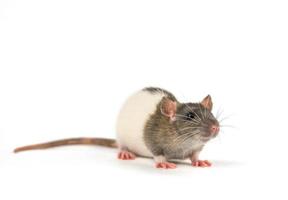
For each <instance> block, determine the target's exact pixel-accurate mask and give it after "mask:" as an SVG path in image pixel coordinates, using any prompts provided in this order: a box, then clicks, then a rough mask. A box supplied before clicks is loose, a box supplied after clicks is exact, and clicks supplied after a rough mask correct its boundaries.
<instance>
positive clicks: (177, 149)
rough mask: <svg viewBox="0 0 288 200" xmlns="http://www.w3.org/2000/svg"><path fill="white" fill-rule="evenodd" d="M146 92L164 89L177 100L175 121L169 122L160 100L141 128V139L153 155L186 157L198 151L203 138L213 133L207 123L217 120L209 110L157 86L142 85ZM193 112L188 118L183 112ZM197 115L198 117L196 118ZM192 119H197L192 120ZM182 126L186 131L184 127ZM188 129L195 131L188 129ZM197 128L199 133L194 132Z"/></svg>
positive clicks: (203, 141)
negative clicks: (178, 99)
mask: <svg viewBox="0 0 288 200" xmlns="http://www.w3.org/2000/svg"><path fill="white" fill-rule="evenodd" d="M144 90H147V91H149V92H151V93H152V94H153V93H156V92H164V93H165V94H167V96H166V98H168V99H170V100H172V101H176V102H177V111H176V121H173V122H171V121H170V120H169V118H168V117H167V116H165V115H163V113H162V112H161V106H162V102H163V100H164V98H165V97H163V99H162V100H161V101H160V103H159V104H158V105H157V109H156V112H155V113H154V114H153V115H151V117H150V118H149V119H148V121H147V123H146V126H145V128H144V141H145V144H146V146H147V147H148V149H149V150H150V151H151V152H152V154H153V155H154V156H159V155H163V156H165V157H166V159H186V158H188V157H191V155H192V153H193V152H195V151H201V150H202V148H203V146H204V145H205V143H206V142H207V141H209V140H210V139H211V138H213V137H215V136H211V135H210V133H209V125H211V124H218V121H217V120H216V119H215V117H214V116H213V114H212V113H211V112H210V111H209V110H207V109H206V108H204V107H203V106H202V105H201V104H200V103H179V102H178V101H177V100H176V98H175V97H174V95H173V94H172V93H170V92H168V91H166V90H163V89H160V88H145V89H144ZM189 112H193V113H196V114H195V119H193V120H192V121H189V120H187V119H186V118H185V115H186V114H187V113H189ZM196 116H198V117H199V118H200V119H198V117H196ZM196 121H197V122H198V121H199V123H197V124H196ZM185 129H186V131H185ZM192 131H195V132H193V133H192ZM198 132H199V133H198Z"/></svg>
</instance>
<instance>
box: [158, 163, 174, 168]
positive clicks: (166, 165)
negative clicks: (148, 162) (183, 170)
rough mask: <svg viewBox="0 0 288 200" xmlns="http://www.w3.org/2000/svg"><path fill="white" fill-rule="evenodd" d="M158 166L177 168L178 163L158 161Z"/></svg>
mask: <svg viewBox="0 0 288 200" xmlns="http://www.w3.org/2000/svg"><path fill="white" fill-rule="evenodd" d="M156 167H157V168H162V169H175V168H176V164H174V163H170V162H159V163H156Z"/></svg>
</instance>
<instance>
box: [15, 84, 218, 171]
mask: <svg viewBox="0 0 288 200" xmlns="http://www.w3.org/2000/svg"><path fill="white" fill-rule="evenodd" d="M211 109H212V100H211V97H210V96H207V97H206V98H205V99H204V100H203V101H202V102H201V103H180V102H178V101H177V99H176V98H175V96H174V95H173V94H171V93H170V92H168V91H166V90H163V89H160V88H144V89H143V90H141V91H139V92H137V93H135V94H134V95H132V96H131V97H129V98H128V99H127V101H126V102H125V103H124V105H123V107H122V109H121V111H120V113H119V115H118V120H117V127H116V131H117V141H115V140H113V139H102V138H72V139H64V140H58V141H54V142H48V143H43V144H36V145H31V146H26V147H20V148H17V149H16V150H15V152H19V151H23V150H32V149H44V148H50V147H56V146H61V145H72V144H96V145H102V146H109V147H118V148H119V151H120V152H119V154H118V158H119V159H123V160H129V159H134V158H135V156H143V157H153V158H154V160H155V162H156V166H157V167H159V168H175V167H176V165H175V164H174V163H170V162H168V161H169V160H172V159H187V158H190V159H191V161H192V164H193V165H194V166H210V165H211V164H210V162H208V161H199V160H198V154H199V152H200V151H201V150H202V148H203V146H204V145H205V143H206V142H207V141H209V140H210V139H211V138H213V137H215V136H216V135H217V134H218V132H219V123H218V121H217V120H216V119H215V118H214V116H213V115H212V113H211Z"/></svg>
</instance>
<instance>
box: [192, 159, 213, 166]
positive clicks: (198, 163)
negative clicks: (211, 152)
mask: <svg viewBox="0 0 288 200" xmlns="http://www.w3.org/2000/svg"><path fill="white" fill-rule="evenodd" d="M211 165H212V163H211V162H209V161H208V160H196V161H192V166H194V167H211Z"/></svg>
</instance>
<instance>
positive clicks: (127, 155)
mask: <svg viewBox="0 0 288 200" xmlns="http://www.w3.org/2000/svg"><path fill="white" fill-rule="evenodd" d="M135 158H136V156H135V154H134V153H131V152H129V151H124V150H122V151H120V152H119V153H118V159H120V160H134V159H135Z"/></svg>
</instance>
